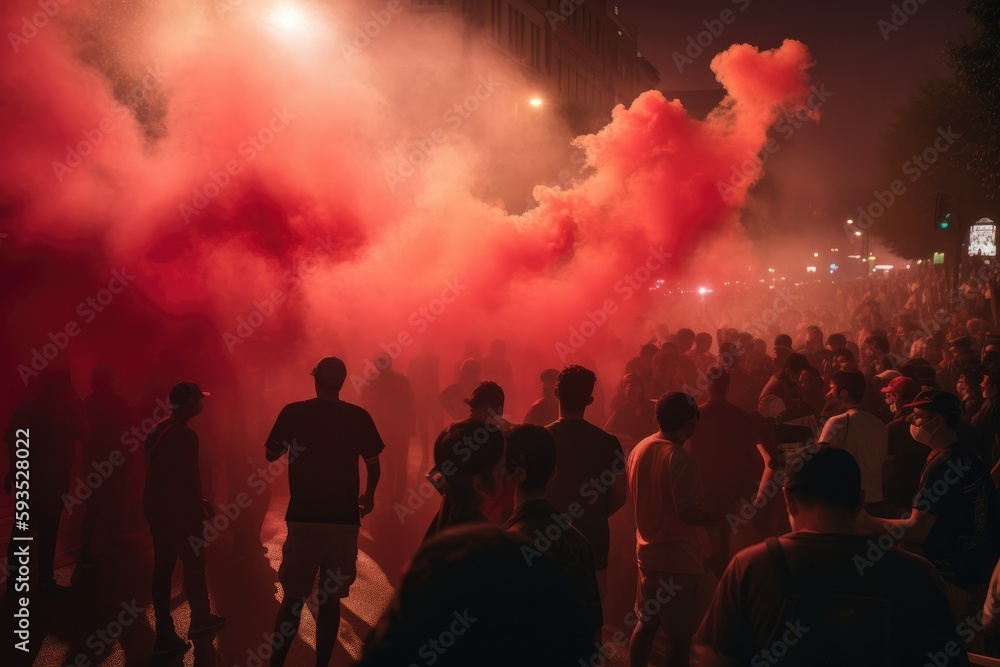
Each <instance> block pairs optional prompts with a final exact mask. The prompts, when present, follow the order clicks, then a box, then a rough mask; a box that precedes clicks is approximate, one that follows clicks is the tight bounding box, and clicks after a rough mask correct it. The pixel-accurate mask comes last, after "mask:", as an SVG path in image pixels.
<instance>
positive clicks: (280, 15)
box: [268, 3, 310, 37]
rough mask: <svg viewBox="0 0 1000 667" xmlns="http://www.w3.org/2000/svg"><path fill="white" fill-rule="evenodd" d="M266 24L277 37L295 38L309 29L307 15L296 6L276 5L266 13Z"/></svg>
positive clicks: (301, 8)
mask: <svg viewBox="0 0 1000 667" xmlns="http://www.w3.org/2000/svg"><path fill="white" fill-rule="evenodd" d="M268 22H269V23H270V24H271V28H272V29H273V30H274V31H275V32H276V33H277V34H279V35H282V36H288V37H296V36H300V35H302V34H303V33H304V32H305V31H306V29H307V28H308V27H309V23H310V19H309V13H308V12H307V11H306V10H305V9H304V8H303V7H300V6H298V5H294V4H291V3H284V4H280V5H276V6H275V7H273V8H272V9H271V10H270V11H269V12H268Z"/></svg>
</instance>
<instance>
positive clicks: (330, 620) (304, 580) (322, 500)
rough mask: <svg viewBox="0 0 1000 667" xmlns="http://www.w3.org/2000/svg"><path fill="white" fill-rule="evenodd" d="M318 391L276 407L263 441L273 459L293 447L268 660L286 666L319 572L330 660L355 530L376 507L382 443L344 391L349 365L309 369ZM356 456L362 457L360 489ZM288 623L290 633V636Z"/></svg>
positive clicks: (323, 640)
mask: <svg viewBox="0 0 1000 667" xmlns="http://www.w3.org/2000/svg"><path fill="white" fill-rule="evenodd" d="M312 376H313V378H314V384H315V387H316V398H311V399H309V400H306V401H299V402H297V403H290V404H288V405H286V406H285V407H284V408H282V410H281V412H280V413H279V414H278V418H277V420H275V422H274V426H273V427H272V428H271V433H270V434H269V435H268V437H267V443H266V444H265V450H266V456H267V460H268V461H277V460H278V459H279V458H281V457H282V456H284V455H285V454H286V453H287V454H288V489H289V493H290V496H289V501H288V510H287V511H286V513H285V521H286V522H287V524H288V537H286V538H285V543H284V545H283V546H282V549H281V567H280V568H279V569H278V580H279V581H280V582H281V588H282V591H283V592H284V595H283V597H282V599H281V605H280V606H279V608H278V614H277V617H276V618H275V620H274V645H273V653H272V654H271V667H281V665H283V664H284V662H285V658H286V656H287V655H288V649H289V648H290V647H291V644H292V642H291V641H290V640H291V638H292V637H294V635H295V632H297V630H298V627H299V620H300V618H301V615H302V608H303V607H304V606H305V604H306V598H308V597H309V596H310V594H311V593H312V590H313V583H314V582H315V581H316V575H317V573H319V580H320V587H321V590H322V591H325V593H326V595H325V596H324V595H321V594H320V592H319V591H318V592H317V594H316V601H317V603H318V604H319V613H318V614H317V617H316V665H317V667H326V666H327V665H328V664H329V663H330V657H331V656H332V655H333V649H334V647H335V646H336V645H337V629H338V628H339V626H340V600H341V598H346V597H347V596H348V592H349V589H350V586H351V584H352V583H354V580H355V578H356V577H357V560H358V531H359V529H360V527H361V519H362V517H364V516H366V515H368V514H369V513H370V512H371V511H372V509H374V507H375V489H376V487H377V486H378V482H379V477H380V476H381V466H380V464H379V454H381V453H382V450H383V449H385V444H384V443H383V442H382V438H381V437H380V436H379V432H378V429H377V428H376V427H375V422H374V421H373V420H372V417H371V415H370V414H368V412H366V411H365V409H364V408H361V407H359V406H357V405H352V404H350V403H347V402H345V401H343V400H341V398H340V390H341V389H342V388H343V386H344V380H346V379H347V367H346V366H345V365H344V362H343V361H341V360H340V359H338V358H336V357H325V358H323V359H321V360H320V361H319V363H318V364H316V367H315V368H314V369H313V370H312ZM358 459H362V460H364V462H365V468H366V470H367V475H366V478H367V481H366V487H365V492H364V493H363V494H359V490H360V488H361V479H360V474H359V472H358ZM289 628H291V636H288V634H289V632H290V630H289Z"/></svg>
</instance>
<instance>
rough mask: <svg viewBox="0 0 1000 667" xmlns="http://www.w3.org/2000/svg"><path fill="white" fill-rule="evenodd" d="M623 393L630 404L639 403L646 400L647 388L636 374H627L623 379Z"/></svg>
mask: <svg viewBox="0 0 1000 667" xmlns="http://www.w3.org/2000/svg"><path fill="white" fill-rule="evenodd" d="M622 392H623V393H624V394H625V400H626V401H628V402H629V403H638V402H639V401H642V400H645V398H646V387H645V385H643V384H642V378H641V377H639V376H638V375H636V374H635V373H626V374H625V377H623V378H622Z"/></svg>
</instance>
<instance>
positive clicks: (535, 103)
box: [528, 97, 542, 107]
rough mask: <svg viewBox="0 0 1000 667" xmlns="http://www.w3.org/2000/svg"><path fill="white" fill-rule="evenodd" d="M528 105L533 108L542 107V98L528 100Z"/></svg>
mask: <svg viewBox="0 0 1000 667" xmlns="http://www.w3.org/2000/svg"><path fill="white" fill-rule="evenodd" d="M528 104H530V105H531V106H533V107H540V106H542V98H540V97H532V98H531V99H530V100H528Z"/></svg>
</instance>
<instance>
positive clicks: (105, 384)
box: [90, 364, 115, 394]
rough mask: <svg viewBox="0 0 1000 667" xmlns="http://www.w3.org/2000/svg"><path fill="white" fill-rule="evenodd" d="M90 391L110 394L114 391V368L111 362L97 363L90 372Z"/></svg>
mask: <svg viewBox="0 0 1000 667" xmlns="http://www.w3.org/2000/svg"><path fill="white" fill-rule="evenodd" d="M90 391H92V392H93V393H95V394H110V393H113V392H114V391H115V369H114V367H113V366H112V365H111V364H98V365H97V366H96V367H94V370H93V371H92V372H91V374H90Z"/></svg>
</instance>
